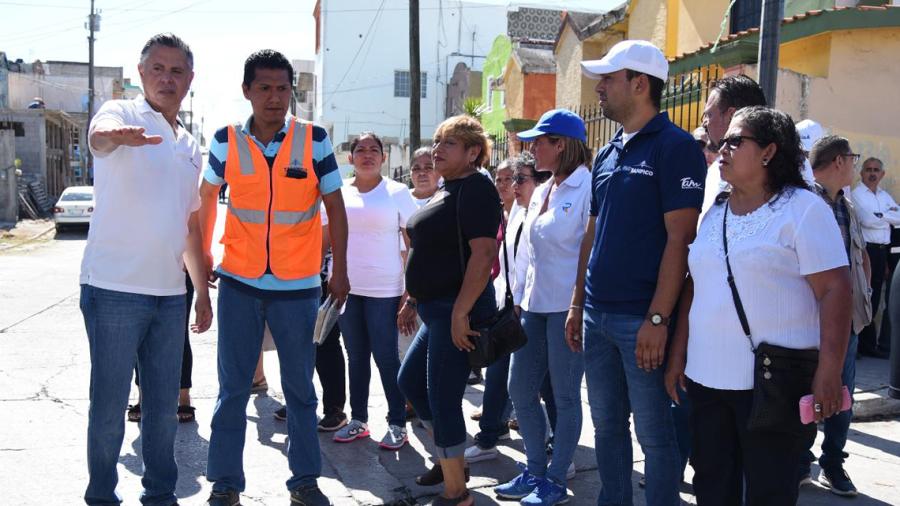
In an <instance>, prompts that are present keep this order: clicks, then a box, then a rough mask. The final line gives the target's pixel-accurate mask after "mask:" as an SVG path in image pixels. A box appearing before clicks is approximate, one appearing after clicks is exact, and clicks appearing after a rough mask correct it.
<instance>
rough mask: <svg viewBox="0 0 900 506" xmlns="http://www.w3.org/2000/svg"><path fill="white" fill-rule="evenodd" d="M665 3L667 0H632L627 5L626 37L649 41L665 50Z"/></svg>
mask: <svg viewBox="0 0 900 506" xmlns="http://www.w3.org/2000/svg"><path fill="white" fill-rule="evenodd" d="M667 3H668V0H633V1H632V3H631V6H630V7H629V11H630V12H629V15H628V38H629V39H641V40H646V41H650V42H651V43H652V44H653V45H655V46H656V47H658V48H660V49H662V50H663V51H665V48H666V30H667V27H668V9H667ZM667 56H668V55H667Z"/></svg>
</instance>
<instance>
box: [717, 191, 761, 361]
mask: <svg viewBox="0 0 900 506" xmlns="http://www.w3.org/2000/svg"><path fill="white" fill-rule="evenodd" d="M727 222H728V201H725V212H724V213H723V214H722V245H723V246H724V248H725V267H726V268H727V269H728V286H729V287H731V299H732V300H733V301H734V309H735V310H736V311H737V315H738V319H739V320H740V321H741V328H742V329H743V330H744V335H746V336H747V340H748V341H750V349H752V350H753V353H756V346H754V345H753V337H752V336H751V335H750V324H749V323H748V322H747V313H746V312H745V311H744V304H743V303H742V302H741V295H740V294H739V293H738V289H737V285H736V284H735V283H734V273H732V272H731V261H729V260H728V235H727V234H726V223H727Z"/></svg>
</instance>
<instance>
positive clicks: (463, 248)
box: [399, 116, 501, 506]
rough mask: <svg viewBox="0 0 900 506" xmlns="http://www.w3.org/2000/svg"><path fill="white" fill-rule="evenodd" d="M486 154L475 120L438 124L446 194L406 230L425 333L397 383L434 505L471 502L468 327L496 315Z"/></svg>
mask: <svg viewBox="0 0 900 506" xmlns="http://www.w3.org/2000/svg"><path fill="white" fill-rule="evenodd" d="M489 155H490V141H489V140H488V138H487V135H486V134H485V132H484V129H483V128H482V126H481V124H480V123H478V121H477V120H475V119H474V118H472V117H469V116H454V117H452V118H449V119H447V120H445V121H444V122H443V123H441V124H440V125H439V126H438V128H437V130H436V131H435V133H434V145H433V159H434V168H435V170H436V171H437V172H438V173H439V174H440V175H441V176H442V177H443V178H444V186H443V188H442V189H441V190H439V191H438V192H437V193H436V194H435V195H434V196H433V197H432V198H431V200H430V201H429V202H428V204H426V205H425V206H424V207H422V208H421V209H420V210H419V211H418V212H416V213H415V214H414V215H413V216H412V218H410V220H409V221H408V222H407V232H408V233H409V237H410V250H409V257H408V261H407V266H406V288H407V291H408V292H409V298H408V299H407V301H406V304H407V305H413V306H416V307H417V309H418V313H419V316H420V317H421V318H422V321H423V322H424V325H422V328H421V329H419V333H418V334H417V335H416V338H415V339H414V340H413V343H412V345H411V346H410V348H409V350H408V351H407V353H406V358H405V359H404V361H403V365H402V366H401V367H400V375H399V384H400V389H401V391H402V392H403V394H404V395H405V396H406V398H407V399H409V401H410V403H412V405H413V408H415V410H416V413H417V414H418V415H419V418H420V419H421V420H422V422H423V423H424V424H425V426H426V428H427V429H428V430H429V432H431V433H432V435H433V436H434V442H435V446H436V449H437V455H438V458H439V460H440V462H439V463H438V464H437V465H436V466H435V467H434V468H433V469H432V470H430V471H428V473H426V474H425V475H423V476H420V477H419V479H417V481H419V482H420V483H427V484H436V483H440V482H441V481H443V482H444V492H443V494H441V495H440V496H438V497H437V498H436V499H435V500H434V501H433V502H432V504H435V505H460V506H469V505H471V504H472V503H473V502H474V499H473V498H472V496H471V495H469V492H468V490H467V489H466V474H467V472H466V469H465V461H464V457H463V453H464V452H465V449H466V425H465V420H464V419H463V411H462V397H463V393H464V392H465V389H466V379H467V378H468V377H469V372H470V371H471V368H470V366H469V356H468V352H469V351H470V350H472V349H474V344H473V342H472V341H471V339H470V337H473V336H476V335H478V332H475V331H474V330H473V329H472V326H473V325H474V324H475V323H478V322H483V321H487V320H489V319H491V318H492V317H493V316H494V315H495V314H496V312H497V307H496V303H495V301H494V289H493V286H492V285H491V283H490V277H491V267H492V265H493V263H494V259H495V258H496V256H497V241H496V236H497V229H498V228H499V227H500V217H501V208H500V196H499V195H498V193H497V189H496V188H494V184H493V183H492V182H491V180H490V179H488V178H486V177H484V176H482V175H481V174H478V173H477V169H478V167H480V166H481V165H482V164H483V163H484V161H485V160H487V159H488V157H489Z"/></svg>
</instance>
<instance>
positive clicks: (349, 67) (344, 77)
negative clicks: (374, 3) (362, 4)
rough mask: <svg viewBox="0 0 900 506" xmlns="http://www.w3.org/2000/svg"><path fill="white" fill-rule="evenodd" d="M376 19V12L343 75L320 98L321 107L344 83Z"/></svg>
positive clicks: (382, 2) (382, 0) (382, 1)
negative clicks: (328, 91) (325, 95)
mask: <svg viewBox="0 0 900 506" xmlns="http://www.w3.org/2000/svg"><path fill="white" fill-rule="evenodd" d="M385 1H386V0H381V5H379V6H378V9H379V11H380V10H381V8H382V7H384V2H385ZM377 21H378V14H375V17H374V18H373V19H372V22H371V23H369V28H368V29H366V35H365V37H363V40H362V42H361V43H360V44H359V47H358V48H356V54H354V55H353V59H352V60H350V64H349V65H347V71H346V72H344V75H343V76H342V77H341V79H340V80H339V81H338V84H337V86H335V87H334V89H333V90H332V91H331V94H329V95H328V96H327V97H325V98H324V99H323V100H322V107H323V108H324V107H325V104H327V103H328V100H330V99H331V97H332V96H333V95H334V94H335V92H337V91H338V90H339V89H341V85H342V84H344V79H346V78H347V75H348V74H350V71H351V70H353V64H354V63H356V59H357V58H358V57H359V53H360V52H361V51H362V48H363V46H365V45H366V41H367V40H368V39H369V34H370V33H372V29H373V28H375V25H376V24H377Z"/></svg>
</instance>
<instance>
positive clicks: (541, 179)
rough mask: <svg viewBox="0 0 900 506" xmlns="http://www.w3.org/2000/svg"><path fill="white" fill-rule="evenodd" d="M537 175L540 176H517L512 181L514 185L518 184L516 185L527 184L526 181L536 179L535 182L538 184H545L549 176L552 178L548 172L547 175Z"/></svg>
mask: <svg viewBox="0 0 900 506" xmlns="http://www.w3.org/2000/svg"><path fill="white" fill-rule="evenodd" d="M537 174H538V175H529V174H516V175H515V176H513V178H512V180H513V183H516V184H525V181H527V180H529V179H534V181H535V182H536V183H543V182H544V181H546V180H547V178H548V176H550V173H549V172H546V173H544V172H538V173H537ZM544 174H546V175H544Z"/></svg>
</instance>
